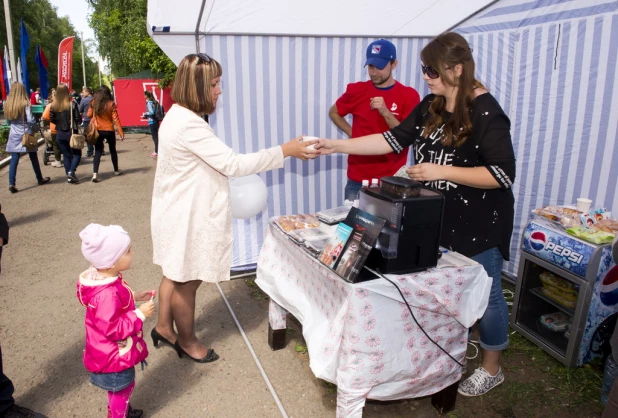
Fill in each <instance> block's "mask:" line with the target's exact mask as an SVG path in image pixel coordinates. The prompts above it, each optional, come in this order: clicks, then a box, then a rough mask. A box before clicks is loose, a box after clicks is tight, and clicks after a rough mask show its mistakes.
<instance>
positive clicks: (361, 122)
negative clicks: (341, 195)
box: [328, 39, 420, 200]
mask: <svg viewBox="0 0 618 418" xmlns="http://www.w3.org/2000/svg"><path fill="white" fill-rule="evenodd" d="M365 65H366V66H368V67H367V72H368V74H369V78H370V80H367V81H360V82H357V83H350V84H348V87H347V88H346V91H345V93H343V95H342V96H341V97H340V98H339V99H337V101H336V102H335V104H334V105H333V106H332V107H331V108H330V111H329V112H328V115H329V116H330V118H331V120H332V121H333V122H334V123H335V125H337V127H338V128H339V129H341V130H342V131H343V132H345V133H346V134H347V135H348V136H349V137H350V138H357V137H359V136H365V135H371V134H376V133H382V132H385V131H388V130H389V129H392V128H394V127H395V126H397V125H399V123H400V122H401V121H403V120H404V119H405V118H406V117H407V116H408V115H409V114H410V112H412V109H414V108H415V107H416V105H417V104H419V102H420V97H419V95H418V92H417V91H416V90H414V89H413V88H412V87H407V86H404V85H403V84H401V83H400V82H398V81H396V80H395V79H394V78H393V71H394V70H395V68H397V50H396V48H395V45H393V44H392V43H391V42H389V41H387V40H385V39H380V40H377V41H375V42H372V43H370V44H369V46H368V47H367V61H366V62H365ZM349 114H351V115H352V126H350V124H349V123H348V121H347V120H346V119H345V116H346V115H349ZM407 159H408V151H407V150H404V151H403V152H401V153H400V154H393V153H390V154H386V155H375V156H373V155H372V156H365V155H350V156H348V182H347V184H346V186H345V198H346V200H354V199H356V197H357V196H358V191H359V190H360V188H361V182H362V181H363V180H370V181H371V179H372V178H377V179H379V178H381V177H385V176H392V175H393V174H395V173H396V172H397V170H399V168H401V166H402V165H405V164H406V161H407Z"/></svg>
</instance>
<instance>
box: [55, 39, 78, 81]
mask: <svg viewBox="0 0 618 418" xmlns="http://www.w3.org/2000/svg"><path fill="white" fill-rule="evenodd" d="M74 39H75V37H74V36H69V37H68V38H64V39H63V40H62V42H60V46H59V47H58V84H60V83H64V84H66V85H67V86H68V87H69V90H71V85H72V82H73V40H74Z"/></svg>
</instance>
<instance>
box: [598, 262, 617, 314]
mask: <svg viewBox="0 0 618 418" xmlns="http://www.w3.org/2000/svg"><path fill="white" fill-rule="evenodd" d="M599 296H600V297H601V302H603V304H604V305H606V306H614V305H616V304H617V303H618V266H614V267H613V268H612V269H611V270H610V271H608V272H607V274H606V275H605V278H604V279H603V282H602V283H601V294H600V295H599Z"/></svg>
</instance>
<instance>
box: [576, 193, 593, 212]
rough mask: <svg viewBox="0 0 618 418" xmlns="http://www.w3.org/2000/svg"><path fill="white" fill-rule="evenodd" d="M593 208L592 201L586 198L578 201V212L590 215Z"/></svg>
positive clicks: (580, 198)
mask: <svg viewBox="0 0 618 418" xmlns="http://www.w3.org/2000/svg"><path fill="white" fill-rule="evenodd" d="M591 206H592V200H590V199H587V198H585V197H579V198H578V199H577V210H578V211H580V212H583V213H588V212H589V211H590V207H591Z"/></svg>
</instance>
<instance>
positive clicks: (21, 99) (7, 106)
mask: <svg viewBox="0 0 618 418" xmlns="http://www.w3.org/2000/svg"><path fill="white" fill-rule="evenodd" d="M29 105H30V99H28V95H27V94H26V86H24V85H23V84H22V83H19V82H15V83H13V84H11V90H10V91H9V96H8V97H7V98H6V101H5V102H4V115H5V116H6V118H7V120H18V119H22V118H24V116H25V111H26V106H29Z"/></svg>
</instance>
